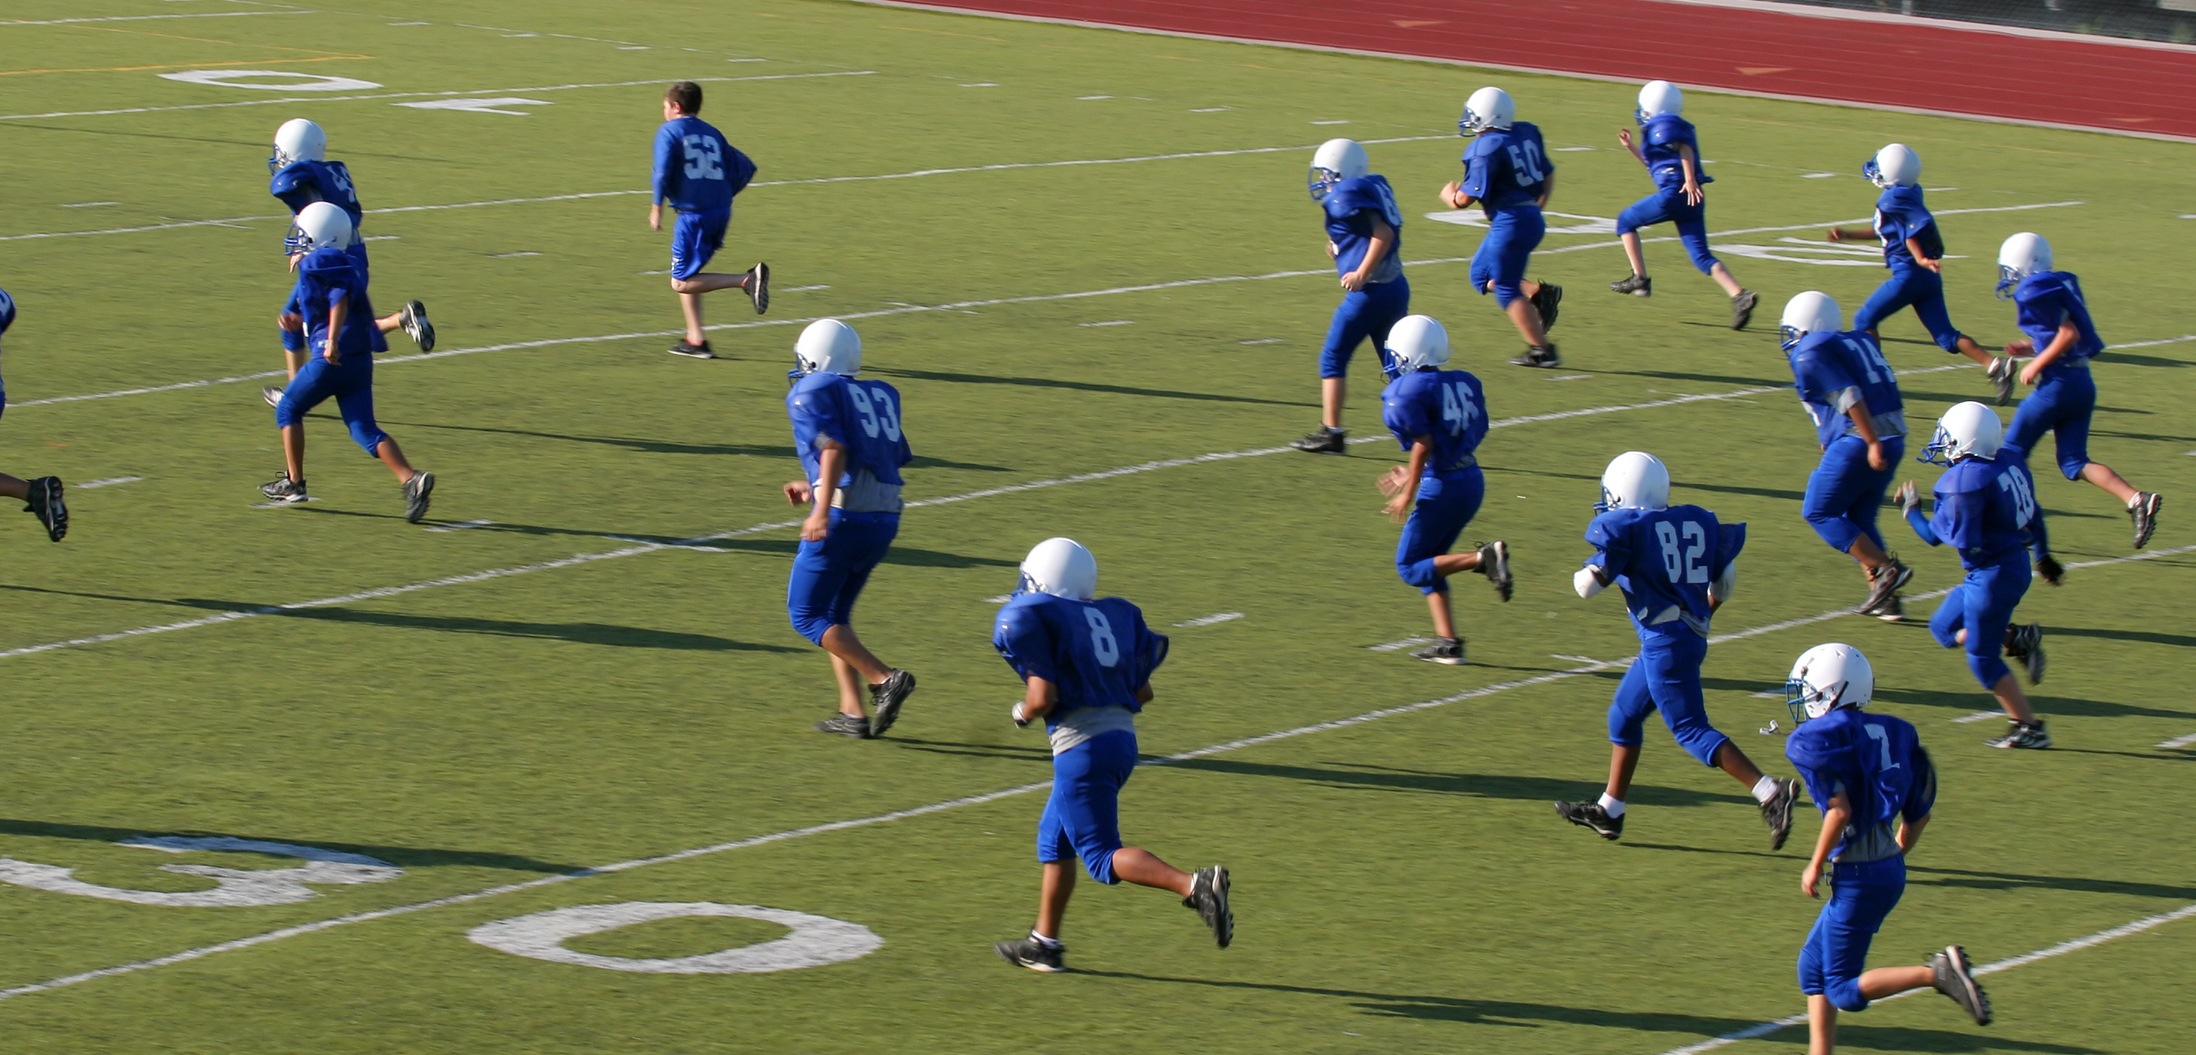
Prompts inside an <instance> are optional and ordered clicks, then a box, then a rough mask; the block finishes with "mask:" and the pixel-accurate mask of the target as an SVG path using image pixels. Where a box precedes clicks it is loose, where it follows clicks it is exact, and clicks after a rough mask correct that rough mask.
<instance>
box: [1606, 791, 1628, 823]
mask: <svg viewBox="0 0 2196 1055" xmlns="http://www.w3.org/2000/svg"><path fill="white" fill-rule="evenodd" d="M1601 812H1603V813H1606V814H1608V815H1609V819H1610V820H1615V819H1616V818H1618V817H1622V816H1624V800H1623V799H1612V798H1610V797H1609V795H1608V793H1607V792H1603V793H1602V796H1601Z"/></svg>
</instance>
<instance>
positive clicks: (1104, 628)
mask: <svg viewBox="0 0 2196 1055" xmlns="http://www.w3.org/2000/svg"><path fill="white" fill-rule="evenodd" d="M1083 621H1084V622H1086V623H1089V624H1090V650H1091V652H1092V653H1094V654H1095V655H1097V657H1098V665H1099V666H1101V667H1110V666H1113V665H1114V664H1117V663H1119V662H1121V642H1119V641H1118V640H1115V639H1114V636H1113V624H1112V623H1111V622H1108V621H1107V619H1106V613H1104V612H1101V611H1099V610H1098V609H1096V608H1085V609H1083Z"/></svg>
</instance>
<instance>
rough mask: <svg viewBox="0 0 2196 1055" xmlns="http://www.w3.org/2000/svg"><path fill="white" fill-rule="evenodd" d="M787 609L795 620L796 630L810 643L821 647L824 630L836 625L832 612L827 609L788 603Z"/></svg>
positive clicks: (789, 615)
mask: <svg viewBox="0 0 2196 1055" xmlns="http://www.w3.org/2000/svg"><path fill="white" fill-rule="evenodd" d="M785 611H786V615H787V616H788V617H789V618H790V619H791V620H792V622H793V629H794V631H795V632H797V633H799V634H800V635H801V636H802V637H805V638H807V639H808V643H809V644H811V645H816V646H819V647H820V646H821V645H822V644H823V639H824V632H825V631H827V630H830V629H831V627H832V626H833V625H834V624H833V623H832V622H831V613H830V612H829V611H828V610H825V609H821V608H811V607H808V606H806V605H787V606H786V609H785Z"/></svg>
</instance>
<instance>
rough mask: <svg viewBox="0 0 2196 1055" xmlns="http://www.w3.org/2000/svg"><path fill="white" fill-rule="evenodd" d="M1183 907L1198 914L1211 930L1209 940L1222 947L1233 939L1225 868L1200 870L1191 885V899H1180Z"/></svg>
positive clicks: (1217, 866) (1233, 922) (1213, 867)
mask: <svg viewBox="0 0 2196 1055" xmlns="http://www.w3.org/2000/svg"><path fill="white" fill-rule="evenodd" d="M1182 907H1183V908H1188V909H1195V910H1197V915H1198V916H1200V917H1202V918H1203V919H1204V921H1205V926H1207V927H1211V928H1212V940H1213V941H1214V942H1215V943H1216V944H1218V945H1219V946H1220V947H1221V948H1223V949H1225V948H1227V947H1228V943H1229V942H1231V941H1234V940H1235V913H1234V912H1233V911H1232V910H1230V909H1229V908H1228V868H1227V866H1226V865H1214V866H1212V867H1211V868H1204V869H1199V870H1198V872H1197V876H1196V878H1195V880H1194V881H1193V882H1192V884H1191V886H1190V896H1188V897H1186V898H1183V899H1182Z"/></svg>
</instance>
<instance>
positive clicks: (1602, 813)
mask: <svg viewBox="0 0 2196 1055" xmlns="http://www.w3.org/2000/svg"><path fill="white" fill-rule="evenodd" d="M1556 816H1558V817H1561V818H1563V819H1564V820H1567V821H1570V822H1571V823H1572V824H1576V825H1578V826H1579V827H1581V828H1592V829H1593V830H1594V834H1595V835H1599V836H1601V837H1602V838H1604V839H1611V840H1613V839H1615V838H1617V837H1618V836H1620V835H1623V834H1624V818H1623V816H1622V815H1619V816H1615V817H1611V816H1609V811H1607V810H1604V809H1602V808H1601V803H1598V802H1558V803H1556Z"/></svg>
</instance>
